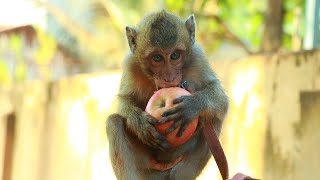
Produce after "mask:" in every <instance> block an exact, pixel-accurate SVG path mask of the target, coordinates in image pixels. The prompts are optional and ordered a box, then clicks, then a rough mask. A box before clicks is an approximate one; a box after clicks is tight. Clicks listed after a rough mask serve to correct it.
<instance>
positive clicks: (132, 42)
mask: <svg viewBox="0 0 320 180" xmlns="http://www.w3.org/2000/svg"><path fill="white" fill-rule="evenodd" d="M126 34H127V39H128V43H129V47H130V50H131V52H132V53H134V51H135V50H136V47H137V43H136V38H137V31H136V30H135V29H134V28H131V27H129V26H127V27H126Z"/></svg>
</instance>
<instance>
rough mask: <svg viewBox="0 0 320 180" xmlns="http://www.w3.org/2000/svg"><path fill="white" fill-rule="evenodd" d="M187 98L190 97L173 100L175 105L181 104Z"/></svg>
mask: <svg viewBox="0 0 320 180" xmlns="http://www.w3.org/2000/svg"><path fill="white" fill-rule="evenodd" d="M187 97H189V96H180V97H178V98H176V99H174V100H173V104H179V103H181V102H182V101H184V100H185V99H186V98H187Z"/></svg>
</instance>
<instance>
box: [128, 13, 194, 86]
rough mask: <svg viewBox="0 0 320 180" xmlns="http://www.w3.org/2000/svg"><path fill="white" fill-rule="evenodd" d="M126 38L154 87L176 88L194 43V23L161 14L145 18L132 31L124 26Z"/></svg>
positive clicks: (192, 20) (136, 59)
mask: <svg viewBox="0 0 320 180" xmlns="http://www.w3.org/2000/svg"><path fill="white" fill-rule="evenodd" d="M126 31H127V38H128V42H129V46H130V49H131V52H132V53H133V57H134V60H135V61H136V62H137V63H138V64H139V66H140V67H141V70H142V72H143V73H144V74H145V75H146V76H147V77H148V78H149V79H151V80H153V81H154V82H155V85H156V86H157V87H158V88H166V87H173V86H178V85H179V84H180V83H181V81H182V78H183V67H184V64H185V63H186V61H188V60H190V58H188V57H187V56H188V55H189V54H190V53H188V52H189V51H190V49H191V46H192V45H193V44H194V34H195V22H194V17H193V16H190V17H189V18H188V19H187V20H186V21H184V20H181V19H180V18H179V17H177V16H175V15H173V14H170V13H167V12H166V11H161V12H159V13H154V14H151V15H149V16H147V17H146V18H144V20H143V21H142V22H141V23H140V24H139V25H138V26H137V28H136V29H134V28H130V27H127V28H126Z"/></svg>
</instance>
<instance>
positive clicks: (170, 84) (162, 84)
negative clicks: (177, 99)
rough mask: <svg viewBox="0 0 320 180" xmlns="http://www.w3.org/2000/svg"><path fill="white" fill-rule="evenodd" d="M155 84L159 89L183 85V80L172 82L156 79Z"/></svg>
mask: <svg viewBox="0 0 320 180" xmlns="http://www.w3.org/2000/svg"><path fill="white" fill-rule="evenodd" d="M155 84H156V87H157V89H162V88H170V87H179V86H180V85H181V81H180V80H176V81H172V82H166V81H164V80H160V79H155Z"/></svg>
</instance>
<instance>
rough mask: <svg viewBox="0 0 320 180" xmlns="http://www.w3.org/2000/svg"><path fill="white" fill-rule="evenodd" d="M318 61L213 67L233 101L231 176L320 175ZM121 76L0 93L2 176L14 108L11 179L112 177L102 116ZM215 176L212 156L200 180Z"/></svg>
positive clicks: (225, 137)
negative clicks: (14, 121) (8, 128)
mask: <svg viewBox="0 0 320 180" xmlns="http://www.w3.org/2000/svg"><path fill="white" fill-rule="evenodd" d="M319 60H320V51H313V52H312V51H310V52H301V53H296V54H284V55H272V56H255V57H249V58H247V59H242V60H237V61H219V62H215V63H214V64H213V68H214V69H215V70H216V72H217V74H218V76H219V77H220V78H221V80H222V82H223V85H224V87H225V89H226V91H227V93H228V95H229V96H230V100H231V105H230V111H229V114H228V117H227V119H226V121H225V123H224V126H223V130H222V135H221V141H222V144H223V147H224V149H225V152H226V155H227V158H228V161H229V166H230V173H231V174H235V173H236V172H242V173H246V174H249V175H252V176H253V177H257V178H263V179H270V180H271V179H272V180H273V179H288V180H292V179H293V180H294V179H307V178H308V179H317V178H319V177H320V174H319V172H318V171H317V169H318V167H320V161H319V159H320V158H319V153H317V152H318V150H317V149H319V146H320V143H319V142H320V133H319V130H318V129H319V128H320V123H319V122H320V121H319V120H320V61H319ZM119 80H120V72H119V71H117V72H108V73H102V74H96V75H81V76H75V77H70V78H67V79H63V80H60V81H57V82H53V83H45V82H40V81H34V82H30V83H27V84H22V85H17V86H15V87H14V88H12V89H9V90H7V91H1V92H0V119H1V122H0V176H2V174H3V173H2V169H3V164H2V163H1V162H3V159H4V157H3V154H4V143H5V142H4V139H5V134H6V133H5V129H6V122H7V119H6V117H7V115H8V114H9V113H11V112H14V113H15V114H16V117H17V118H16V123H15V129H16V132H15V137H14V151H13V160H12V162H13V167H12V173H11V177H12V180H24V179H33V180H43V179H44V180H56V179H59V180H64V179H65V180H69V179H77V180H89V179H90V180H98V179H114V176H113V173H112V170H111V166H110V163H109V160H108V143H107V141H106V135H105V132H104V131H105V130H104V121H105V118H106V116H107V115H108V114H110V113H112V112H113V111H114V110H115V107H116V104H117V103H116V101H115V95H116V93H117V91H118V86H119ZM1 173H2V174H1ZM216 176H217V177H219V175H218V173H217V168H216V165H215V162H214V161H210V163H209V165H208V166H207V168H206V170H205V171H204V172H203V174H202V175H201V176H200V178H199V179H212V178H213V177H216Z"/></svg>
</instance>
